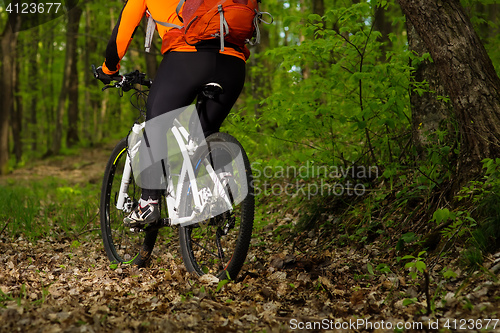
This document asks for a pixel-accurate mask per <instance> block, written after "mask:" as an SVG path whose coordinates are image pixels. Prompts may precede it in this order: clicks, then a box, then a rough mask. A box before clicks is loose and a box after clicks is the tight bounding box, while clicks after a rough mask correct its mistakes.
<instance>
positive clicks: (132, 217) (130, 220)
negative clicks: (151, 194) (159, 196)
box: [123, 199, 160, 228]
mask: <svg viewBox="0 0 500 333" xmlns="http://www.w3.org/2000/svg"><path fill="white" fill-rule="evenodd" d="M159 218H160V210H159V209H158V200H148V201H146V200H142V199H141V200H140V202H139V204H138V205H137V207H135V209H134V210H132V212H130V214H129V215H128V216H127V217H125V218H124V219H123V223H124V224H125V226H127V227H131V228H134V227H137V226H142V225H145V224H149V223H154V222H156V221H158V219H159Z"/></svg>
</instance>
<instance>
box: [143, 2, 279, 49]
mask: <svg viewBox="0 0 500 333" xmlns="http://www.w3.org/2000/svg"><path fill="white" fill-rule="evenodd" d="M259 2H260V0H180V1H179V4H178V5H177V9H176V12H177V15H178V17H179V20H180V21H181V22H182V23H183V24H184V25H183V26H178V25H175V24H172V23H167V22H160V21H156V20H154V19H152V17H151V15H150V16H149V22H148V29H147V33H146V51H148V47H149V45H150V44H151V38H149V41H148V31H149V30H151V31H150V34H151V36H152V32H154V27H155V25H154V23H155V22H156V23H158V24H161V25H163V26H166V27H173V28H176V29H171V30H170V31H169V32H168V33H167V34H169V33H170V34H171V35H172V36H175V37H174V38H171V39H179V36H181V35H182V38H183V41H185V42H186V43H187V44H189V45H197V44H198V43H200V42H203V41H207V40H214V39H218V40H219V41H220V49H221V51H224V45H225V43H229V45H231V46H233V47H236V48H239V49H241V50H242V51H243V53H245V56H246V57H248V53H249V52H248V50H247V49H246V48H245V44H250V45H255V44H257V43H259V42H260V30H259V26H258V24H259V22H264V23H266V24H270V23H272V21H271V22H266V21H264V20H263V19H262V15H263V14H267V15H269V16H271V15H270V14H269V13H266V12H261V11H260V10H259ZM181 8H182V10H181ZM271 18H272V16H271ZM150 23H152V24H151V29H150ZM168 38H169V36H167V39H168ZM169 42H170V41H169ZM148 43H149V45H148Z"/></svg>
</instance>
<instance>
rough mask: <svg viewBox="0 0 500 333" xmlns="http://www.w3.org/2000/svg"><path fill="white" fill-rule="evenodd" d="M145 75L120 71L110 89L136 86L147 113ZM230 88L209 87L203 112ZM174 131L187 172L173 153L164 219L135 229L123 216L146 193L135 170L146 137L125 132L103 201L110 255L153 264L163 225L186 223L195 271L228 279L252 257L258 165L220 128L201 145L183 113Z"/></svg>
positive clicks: (182, 238)
mask: <svg viewBox="0 0 500 333" xmlns="http://www.w3.org/2000/svg"><path fill="white" fill-rule="evenodd" d="M94 74H96V72H95V68H94ZM145 77H146V75H145V74H143V73H139V72H138V71H134V72H131V73H128V74H125V75H123V76H120V77H119V78H117V81H114V82H113V83H112V84H109V85H106V86H105V87H104V88H103V90H105V89H108V88H117V89H120V96H123V92H124V91H129V90H134V91H135V92H134V94H133V96H136V97H137V101H142V102H136V103H135V104H134V102H133V99H132V98H131V103H132V105H134V106H135V107H136V108H137V109H139V110H140V112H141V114H142V115H143V117H144V115H145V107H144V106H145V101H146V99H147V93H148V89H147V88H149V87H150V86H151V83H152V81H151V80H148V79H146V78H145ZM144 87H145V88H146V89H144ZM143 89H144V90H143ZM222 90H223V87H221V86H220V85H219V84H217V83H209V84H207V85H205V86H204V87H203V88H202V89H201V90H200V91H199V93H198V97H197V101H196V104H195V105H196V110H203V108H204V105H205V103H206V101H207V100H208V99H212V98H216V96H217V95H218V94H220V93H222ZM144 124H145V122H144V121H142V122H141V121H136V122H135V123H134V125H133V126H132V129H131V131H130V132H129V135H128V137H129V136H130V134H131V133H137V132H140V131H141V130H143V129H144V126H145V125H144ZM167 130H168V129H165V132H166V131H167ZM171 131H172V134H173V136H174V137H175V142H176V143H177V145H178V148H179V151H180V156H181V161H180V163H179V164H180V172H179V173H173V172H172V171H171V166H170V161H169V159H168V158H167V159H166V160H162V166H163V170H164V174H163V177H162V181H163V182H164V183H165V184H166V187H165V188H166V189H164V190H162V198H161V200H160V204H159V206H160V210H161V211H163V212H162V217H161V218H160V219H159V220H158V221H157V222H155V223H152V224H148V225H146V226H143V227H142V226H141V228H137V227H136V228H129V227H127V226H125V225H124V222H123V218H124V217H125V216H127V215H128V214H129V213H130V212H131V211H132V210H133V209H134V207H135V206H136V205H138V202H139V198H140V195H141V188H140V187H139V186H138V184H137V183H136V178H135V177H134V174H133V168H132V161H133V158H134V157H135V156H134V149H135V148H136V147H137V146H138V145H139V143H134V147H129V143H130V142H131V140H130V138H129V140H127V138H124V139H122V140H121V141H120V142H119V143H118V144H117V145H116V146H115V148H114V149H113V151H112V152H111V156H110V157H109V161H108V163H107V165H106V169H105V171H104V178H103V183H102V189H101V202H100V222H101V232H102V239H103V243H104V248H105V250H106V254H107V256H108V258H109V260H110V261H111V262H112V263H121V264H130V265H137V266H139V267H143V266H146V265H147V263H148V260H150V257H151V254H152V251H153V248H154V246H155V242H156V240H157V236H158V232H159V230H160V229H161V228H164V227H178V228H179V243H180V252H181V255H182V259H183V262H184V265H185V267H186V269H187V270H188V271H189V272H194V273H196V274H197V275H199V276H201V275H203V274H212V275H214V276H216V277H218V278H219V279H221V280H222V279H228V278H229V279H235V278H236V276H237V275H238V273H239V271H240V270H241V268H242V266H243V264H244V261H245V259H246V256H247V252H248V248H249V244H250V239H251V235H252V229H253V219H254V193H253V187H252V186H251V185H252V171H251V168H250V162H249V160H248V157H247V155H246V153H245V150H244V149H243V147H242V146H241V144H240V143H239V142H238V141H237V140H236V139H235V138H234V137H232V136H231V135H229V134H227V133H215V134H212V135H210V136H208V137H207V138H206V139H205V140H204V142H202V143H200V142H198V141H197V140H196V139H195V138H193V137H192V136H191V134H190V133H189V131H188V127H186V126H184V125H183V124H182V123H181V122H180V121H179V120H178V119H175V121H174V123H173V126H172V127H171ZM139 141H140V140H139ZM218 156H225V158H224V159H223V160H224V161H225V163H224V167H223V168H218V167H216V164H217V159H218ZM228 157H230V158H228ZM219 159H220V158H219ZM227 161H230V162H229V163H227ZM174 178H176V179H174ZM175 180H176V181H175ZM238 180H239V181H238ZM242 194H243V195H242ZM238 197H239V198H238ZM164 205H166V208H167V210H166V211H164V209H163V206H164Z"/></svg>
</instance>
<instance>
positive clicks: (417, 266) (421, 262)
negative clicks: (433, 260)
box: [415, 260, 427, 273]
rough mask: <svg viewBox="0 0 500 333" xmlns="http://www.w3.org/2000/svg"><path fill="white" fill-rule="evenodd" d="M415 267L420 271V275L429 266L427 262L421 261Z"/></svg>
mask: <svg viewBox="0 0 500 333" xmlns="http://www.w3.org/2000/svg"><path fill="white" fill-rule="evenodd" d="M415 267H416V268H417V269H418V271H419V272H420V273H423V272H424V270H425V269H426V268H427V265H426V264H425V262H423V261H421V260H418V261H417V262H416V263H415Z"/></svg>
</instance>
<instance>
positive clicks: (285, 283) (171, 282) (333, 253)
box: [0, 230, 500, 332]
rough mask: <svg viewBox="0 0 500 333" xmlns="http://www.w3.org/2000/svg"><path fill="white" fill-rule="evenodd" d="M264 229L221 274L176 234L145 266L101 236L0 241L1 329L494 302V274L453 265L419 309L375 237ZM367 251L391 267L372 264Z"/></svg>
mask: <svg viewBox="0 0 500 333" xmlns="http://www.w3.org/2000/svg"><path fill="white" fill-rule="evenodd" d="M262 233H263V235H262V234H261V235H260V237H261V238H263V239H265V240H266V241H265V242H260V243H254V246H252V247H251V248H250V252H249V255H248V258H249V260H248V262H247V264H246V265H245V266H244V267H243V270H242V272H241V274H240V276H239V277H238V279H237V280H236V281H232V282H230V283H228V284H224V283H221V282H222V281H219V280H218V279H217V278H216V277H215V276H213V275H204V276H202V277H200V278H198V277H197V276H194V275H193V274H190V273H187V272H186V270H185V268H184V266H183V264H182V260H181V258H180V257H179V255H178V249H177V245H176V244H177V243H176V241H175V240H173V241H172V242H168V243H166V242H162V241H161V240H159V242H158V246H157V247H156V248H155V251H154V255H153V259H152V263H151V265H150V267H148V268H141V269H138V268H137V267H130V266H126V265H123V266H117V267H115V269H112V268H111V267H110V264H109V262H108V260H107V258H106V256H105V253H104V251H103V248H102V244H101V240H100V238H99V237H98V235H88V237H87V238H86V239H81V240H79V243H78V244H77V243H75V242H71V241H69V240H68V241H66V242H54V241H51V240H42V241H39V242H38V243H37V244H35V245H34V244H31V243H29V242H28V241H26V240H23V239H18V240H16V241H15V242H8V241H6V240H3V241H2V242H1V243H0V250H1V252H0V253H1V255H0V265H1V267H3V269H1V270H0V290H1V294H0V305H1V308H0V320H2V323H3V325H2V329H1V331H2V332H3V331H5V332H11V331H18V330H20V331H23V332H30V331H34V332H39V331H40V332H73V331H78V332H85V331H86V332H107V331H109V332H114V331H121V332H143V331H169V332H172V331H174V332H176V331H179V332H184V331H192V332H198V331H207V332H214V331H215V332H240V331H250V330H252V331H263V330H266V331H267V332H281V331H289V330H290V321H291V320H292V319H297V320H309V321H311V322H313V321H321V320H323V319H325V320H330V321H331V322H332V323H333V322H335V323H345V322H349V320H354V319H356V318H358V319H359V318H362V319H366V320H370V321H372V322H375V321H380V320H386V321H388V320H390V321H393V322H397V321H405V322H408V321H412V320H415V321H417V320H421V321H422V320H423V319H426V318H437V317H439V318H440V319H443V318H459V316H462V317H463V318H467V319H469V318H482V317H484V316H485V315H486V314H490V313H493V314H495V313H497V312H495V311H498V310H497V309H498V304H499V296H500V291H499V290H500V288H498V287H499V283H498V282H494V281H490V280H488V279H487V278H486V277H485V276H486V275H481V274H479V273H478V274H476V275H474V276H473V277H471V278H469V280H467V279H468V278H467V277H466V276H465V274H464V273H462V272H460V271H457V272H458V274H457V275H458V277H456V278H455V279H454V281H453V283H450V281H446V280H443V278H442V277H440V276H439V274H438V272H431V281H432V283H431V284H432V290H431V292H432V293H433V296H434V297H435V300H434V302H435V308H436V312H435V313H434V314H433V315H432V316H431V317H426V316H425V315H424V314H425V312H426V306H427V304H426V300H425V296H424V295H423V292H422V290H421V289H420V284H418V283H417V282H418V281H414V280H412V279H409V278H408V275H407V272H405V271H404V269H402V270H400V271H399V274H397V273H395V272H398V271H397V269H395V268H394V267H392V266H391V262H390V261H391V260H393V259H392V258H391V257H388V258H384V257H383V256H382V255H381V253H383V251H381V250H377V249H375V248H374V247H373V246H370V248H368V249H363V248H361V249H353V248H347V247H346V248H338V249H334V248H329V249H327V250H326V251H318V249H317V248H308V247H307V246H301V250H302V251H293V244H280V243H279V242H275V241H274V239H273V237H272V235H269V234H268V232H267V231H264V230H263V231H262ZM304 241H305V242H307V243H311V242H310V241H308V240H304ZM368 262H373V263H375V262H377V263H383V264H385V265H386V266H387V267H389V266H390V267H391V270H385V272H384V273H381V272H379V271H376V270H375V269H372V273H373V274H370V272H368V270H367V263H368ZM492 265H494V263H493V260H492ZM374 267H375V266H374ZM384 267H385V266H384ZM472 278H474V283H471V281H470V279H472ZM459 287H460V288H461V289H459ZM408 299H410V300H411V301H407V300H408ZM422 318H423V319H422ZM426 320H427V319H426ZM427 321H428V320H427ZM358 331H363V330H362V329H361V330H358Z"/></svg>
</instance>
